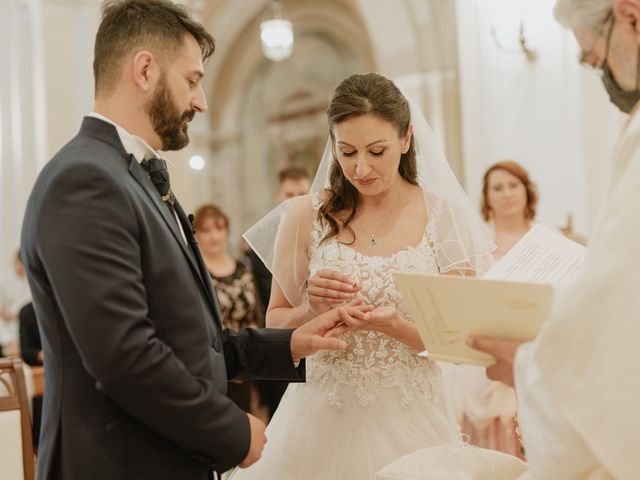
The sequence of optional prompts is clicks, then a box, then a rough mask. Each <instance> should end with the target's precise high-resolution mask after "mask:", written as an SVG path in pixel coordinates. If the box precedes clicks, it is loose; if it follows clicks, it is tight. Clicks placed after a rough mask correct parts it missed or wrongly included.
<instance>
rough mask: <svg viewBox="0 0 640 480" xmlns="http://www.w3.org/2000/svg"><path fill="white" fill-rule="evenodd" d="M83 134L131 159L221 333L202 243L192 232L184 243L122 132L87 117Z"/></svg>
mask: <svg viewBox="0 0 640 480" xmlns="http://www.w3.org/2000/svg"><path fill="white" fill-rule="evenodd" d="M80 134H81V135H87V136H90V137H92V138H95V139H97V140H100V141H103V142H105V143H107V144H109V145H111V146H112V147H113V148H115V149H116V150H118V151H119V152H120V153H121V154H122V156H123V157H124V159H125V161H126V160H128V162H129V173H130V174H131V176H132V177H133V178H134V179H135V180H136V182H137V183H138V184H139V185H140V187H141V188H142V189H143V190H144V191H145V193H146V194H147V196H148V197H149V200H150V201H151V203H152V204H153V206H154V208H155V209H156V210H158V213H159V214H160V216H161V217H162V219H163V220H164V222H165V223H166V224H167V227H168V228H169V230H170V231H171V234H172V235H173V237H174V238H175V240H176V241H177V242H178V245H180V249H181V250H182V253H183V254H184V256H185V257H186V258H187V262H189V265H190V266H191V269H192V270H193V273H194V275H195V276H196V278H198V280H199V281H200V285H201V287H202V289H203V291H204V293H205V297H206V298H207V301H208V303H209V307H210V308H211V311H212V313H213V317H214V318H215V321H216V323H217V327H218V330H220V329H221V326H222V323H221V319H222V314H221V313H220V305H219V303H218V299H217V296H216V295H215V293H214V292H213V288H212V286H211V278H210V277H209V273H208V272H207V268H206V266H205V264H204V260H203V259H202V256H201V255H200V250H199V248H198V245H197V244H198V241H197V240H196V238H195V236H194V235H193V232H192V231H191V229H190V228H185V229H184V233H185V237H187V241H188V242H189V245H187V244H186V243H185V241H184V238H183V237H182V233H181V232H180V227H178V224H177V223H176V221H175V218H173V216H172V215H171V212H170V211H169V209H168V208H167V206H166V205H165V204H164V203H163V202H162V200H161V199H160V195H159V194H158V191H157V190H156V187H154V186H153V184H152V183H151V180H149V177H148V175H147V173H146V172H145V171H144V170H143V169H142V167H141V166H140V164H139V163H138V161H137V160H136V158H135V157H134V156H133V155H130V154H128V153H126V151H125V149H124V147H123V146H122V142H121V141H120V138H119V136H118V132H117V130H116V128H115V127H114V126H113V125H111V124H109V123H107V122H104V121H103V120H100V119H97V118H93V117H85V118H84V120H83V121H82V126H81V127H80ZM176 205H177V206H178V209H179V212H178V210H176V213H178V215H179V216H180V217H182V218H180V222H183V223H184V222H185V221H186V222H187V224H189V220H188V219H187V217H186V215H185V214H184V211H183V210H182V208H181V207H180V206H179V204H178V203H177V202H176Z"/></svg>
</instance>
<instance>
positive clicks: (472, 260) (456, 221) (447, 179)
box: [244, 92, 495, 306]
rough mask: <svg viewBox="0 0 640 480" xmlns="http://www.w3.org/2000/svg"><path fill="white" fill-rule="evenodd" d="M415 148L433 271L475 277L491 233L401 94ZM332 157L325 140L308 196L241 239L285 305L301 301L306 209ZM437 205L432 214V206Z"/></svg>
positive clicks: (486, 257) (486, 260) (309, 211)
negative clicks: (434, 259)
mask: <svg viewBox="0 0 640 480" xmlns="http://www.w3.org/2000/svg"><path fill="white" fill-rule="evenodd" d="M403 95H404V98H405V99H407V101H408V103H409V107H410V112H411V122H412V124H413V135H414V141H415V146H416V165H417V172H418V178H417V180H418V184H419V185H420V187H422V189H423V191H424V193H425V197H426V201H427V206H428V207H429V215H433V216H434V217H435V218H431V219H430V220H431V221H430V223H431V224H432V225H434V226H435V228H434V230H435V232H432V235H433V234H435V239H436V245H435V251H436V252H437V263H438V269H439V271H440V272H441V273H448V272H458V273H460V274H469V273H472V274H475V275H477V276H480V275H481V274H483V273H484V272H485V271H486V270H487V269H488V268H489V267H490V265H491V255H490V253H491V251H492V250H493V249H494V248H495V246H494V243H493V240H492V238H491V234H490V233H489V231H488V229H487V228H486V226H485V224H484V222H483V221H482V220H481V218H480V215H479V213H478V211H477V209H476V208H475V207H474V205H473V204H472V203H471V202H470V201H469V198H468V197H467V195H466V194H465V192H464V191H463V190H462V187H461V186H460V183H459V182H458V180H457V179H456V177H455V175H454V174H453V172H452V170H451V168H450V166H449V163H448V162H447V160H446V158H445V156H444V153H443V152H442V151H441V149H440V147H439V145H438V140H437V138H436V136H435V134H434V133H433V131H432V130H431V128H430V127H429V124H428V123H427V120H426V119H425V117H424V115H423V114H422V112H421V111H420V109H419V108H418V107H417V106H416V105H415V103H414V102H413V101H412V100H410V99H409V98H408V97H407V95H406V94H405V93H404V92H403ZM334 161H336V160H335V159H334V156H333V151H332V143H331V139H329V140H328V141H327V144H326V147H325V150H324V154H323V156H322V160H321V162H320V165H319V167H318V171H317V173H316V176H315V178H314V180H313V183H312V185H311V191H310V194H309V196H304V197H298V198H294V199H290V200H287V201H286V202H283V203H282V204H280V205H278V206H277V207H276V208H275V209H274V210H272V211H271V212H269V213H268V214H267V215H266V216H265V217H263V218H262V219H261V220H260V221H259V222H258V223H256V224H255V225H254V226H253V227H251V228H250V229H249V230H248V231H247V232H246V233H245V234H244V238H245V240H246V241H247V243H248V244H249V245H250V246H251V248H252V249H253V250H254V251H255V252H256V254H257V255H258V256H259V257H260V258H261V260H262V261H263V262H264V264H265V265H266V266H267V268H269V270H270V271H271V273H272V274H273V276H274V279H275V280H276V281H277V282H278V284H279V286H280V287H281V288H282V290H283V292H284V294H285V295H286V297H287V299H288V300H289V302H290V303H291V305H293V306H296V305H299V304H301V303H302V302H303V301H304V299H305V290H306V281H307V275H308V263H309V252H308V251H307V250H306V248H307V246H308V245H309V240H310V236H311V231H312V227H313V222H314V221H315V216H316V212H315V211H314V209H313V208H312V206H311V202H312V200H311V199H312V198H313V196H314V195H316V194H318V193H320V192H322V191H324V189H325V188H327V187H328V186H329V171H330V168H331V165H332V162H334ZM436 203H437V204H438V205H439V206H440V208H439V209H438V210H437V211H436V210H435V209H433V208H432V207H434V205H435V204H436Z"/></svg>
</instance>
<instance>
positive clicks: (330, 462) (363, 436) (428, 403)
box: [230, 381, 461, 480]
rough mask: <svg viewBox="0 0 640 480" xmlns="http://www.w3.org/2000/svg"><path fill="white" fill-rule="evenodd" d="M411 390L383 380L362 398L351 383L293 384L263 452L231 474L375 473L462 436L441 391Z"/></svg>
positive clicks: (298, 479) (235, 478) (346, 476)
mask: <svg viewBox="0 0 640 480" xmlns="http://www.w3.org/2000/svg"><path fill="white" fill-rule="evenodd" d="M329 392H332V393H331V394H330V393H329ZM336 393H337V395H336ZM411 393H412V397H413V398H412V401H410V402H401V401H400V400H399V398H400V395H399V394H398V391H397V389H396V388H380V389H378V390H377V391H376V392H375V395H374V397H373V400H371V401H370V402H368V403H367V405H362V403H361V402H358V399H357V396H356V395H355V391H354V389H353V388H352V387H351V386H350V385H344V384H341V385H331V386H329V385H327V384H326V383H325V384H319V383H314V382H313V381H311V382H309V383H307V384H291V385H290V386H289V388H288V389H287V391H286V393H285V395H284V397H283V398H282V401H281V403H280V406H279V407H278V410H277V411H276V413H275V415H274V417H273V418H272V419H271V422H270V423H269V425H268V427H267V431H266V435H267V444H266V446H265V449H264V452H263V455H262V458H261V459H260V460H259V461H258V462H257V463H256V464H254V465H253V466H251V467H250V468H248V469H237V470H236V471H235V472H233V474H232V475H231V477H230V478H231V479H232V480H266V479H274V480H275V479H277V480H315V479H317V480H320V479H322V480H327V479H331V480H340V479H343V480H371V479H374V478H375V472H376V471H378V470H380V469H381V468H382V467H383V466H385V465H387V464H388V463H390V462H392V461H393V460H396V459H398V458H399V457H402V456H403V455H406V454H408V453H410V452H413V451H415V450H418V449H421V448H424V447H429V446H433V445H438V444H441V443H445V442H446V443H450V442H461V435H460V431H459V427H458V425H457V424H456V422H455V418H454V414H453V409H452V408H449V407H448V405H447V404H446V402H445V401H444V399H443V398H442V397H441V396H439V395H438V396H435V397H434V398H427V396H426V395H424V394H422V393H420V392H419V391H418V390H416V391H415V392H411ZM405 394H406V391H405ZM336 399H339V400H336Z"/></svg>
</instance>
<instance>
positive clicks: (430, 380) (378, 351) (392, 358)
mask: <svg viewBox="0 0 640 480" xmlns="http://www.w3.org/2000/svg"><path fill="white" fill-rule="evenodd" d="M312 204H313V207H314V210H316V211H317V209H318V208H319V207H320V205H321V200H320V198H319V196H318V195H317V194H316V195H315V196H313V197H312ZM439 211H440V208H439V205H431V206H430V209H429V215H430V218H429V222H428V224H427V228H426V229H425V233H424V235H423V237H422V239H421V241H420V243H419V244H418V245H415V246H410V247H407V248H405V249H404V250H401V251H399V252H397V253H395V254H393V255H391V256H388V257H381V256H367V255H363V254H361V253H359V252H357V251H356V250H354V249H353V248H351V247H349V246H346V245H344V244H340V243H338V242H337V241H336V239H335V237H334V238H331V239H329V240H327V241H325V242H323V243H320V242H321V240H322V238H323V237H324V235H325V233H326V230H325V229H326V227H325V226H324V225H323V224H322V223H321V222H319V221H318V220H317V219H316V220H315V222H314V225H313V229H312V234H311V242H310V249H309V275H310V276H312V275H314V274H315V273H316V272H317V271H318V270H320V269H323V268H330V269H333V270H337V271H339V272H341V273H343V274H345V275H347V276H349V277H351V278H353V279H355V280H357V281H358V282H359V283H361V285H362V290H361V291H360V292H359V294H358V295H359V296H361V297H362V298H363V299H364V301H365V302H367V303H369V304H372V305H375V306H376V307H380V306H394V307H395V308H396V309H397V310H398V312H399V313H400V314H401V315H402V316H403V318H406V319H409V320H410V317H409V314H408V311H407V306H406V304H405V302H404V301H403V299H402V296H401V294H400V292H399V291H398V290H397V288H396V283H395V279H394V276H393V274H394V273H395V272H400V271H401V272H421V273H437V272H438V265H437V262H436V256H435V253H434V252H435V244H436V242H437V238H435V233H434V232H435V229H434V228H433V224H434V222H435V221H436V219H437V216H438V215H439ZM341 338H342V339H343V340H345V341H346V342H347V344H348V348H347V349H346V350H345V351H341V352H334V351H321V352H318V353H317V354H316V355H314V356H313V357H311V358H310V359H309V360H308V363H307V381H308V382H310V381H314V382H320V383H322V384H326V385H327V386H329V387H331V388H330V393H329V401H330V402H331V404H332V405H333V406H334V407H336V408H340V407H341V399H340V398H339V395H338V393H337V392H338V386H339V385H350V386H352V387H353V388H354V390H355V395H356V398H357V400H358V402H359V403H360V405H363V406H366V405H368V404H369V403H370V402H372V401H374V400H375V396H376V391H378V390H379V389H381V388H391V389H394V390H395V391H396V392H397V394H398V400H399V402H400V403H401V404H402V405H403V406H407V405H408V404H409V403H410V402H412V400H414V396H415V395H416V394H417V395H426V396H428V397H429V398H430V399H431V400H432V401H434V402H439V401H440V396H439V393H440V390H441V388H440V372H439V369H438V367H437V365H436V364H435V363H434V362H433V361H431V360H428V359H424V358H420V357H417V356H416V353H418V352H416V351H415V350H414V349H412V348H411V347H409V346H408V345H405V344H404V343H402V342H399V341H397V340H395V339H393V338H391V337H389V336H387V335H385V334H382V333H379V332H373V331H359V332H350V333H347V334H345V335H343V336H342V337H341Z"/></svg>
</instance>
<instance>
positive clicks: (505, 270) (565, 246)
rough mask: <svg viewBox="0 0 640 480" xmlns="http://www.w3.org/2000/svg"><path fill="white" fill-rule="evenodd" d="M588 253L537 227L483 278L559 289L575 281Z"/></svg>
mask: <svg viewBox="0 0 640 480" xmlns="http://www.w3.org/2000/svg"><path fill="white" fill-rule="evenodd" d="M586 253H587V249H586V248H585V247H583V246H582V245H580V244H578V243H576V242H574V241H572V240H569V239H568V238H567V237H565V236H564V235H562V234H561V233H560V232H556V231H554V230H551V229H550V228H548V227H545V226H543V225H535V226H534V227H533V228H532V229H531V230H529V232H528V233H527V234H526V235H525V236H524V237H522V239H520V241H519V242H518V243H516V244H515V245H514V247H513V248H512V249H511V250H509V252H508V253H507V254H506V255H505V256H504V257H502V258H501V259H500V260H499V261H498V262H496V264H495V265H494V266H493V267H492V268H491V269H490V270H489V271H488V272H487V273H486V274H485V275H484V276H483V277H482V278H484V279H486V280H510V281H514V282H528V283H549V284H552V285H558V284H562V283H565V282H569V281H571V280H573V279H574V278H575V277H576V275H577V274H578V272H579V271H580V268H581V267H582V262H583V260H584V257H585V256H586Z"/></svg>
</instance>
